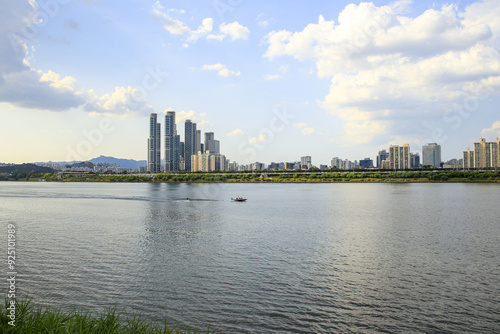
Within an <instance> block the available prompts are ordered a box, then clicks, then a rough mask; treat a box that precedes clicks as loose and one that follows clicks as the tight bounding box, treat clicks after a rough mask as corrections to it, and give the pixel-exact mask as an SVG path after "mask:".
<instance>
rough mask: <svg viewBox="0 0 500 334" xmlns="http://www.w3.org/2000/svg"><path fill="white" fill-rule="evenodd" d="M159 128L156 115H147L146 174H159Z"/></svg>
mask: <svg viewBox="0 0 500 334" xmlns="http://www.w3.org/2000/svg"><path fill="white" fill-rule="evenodd" d="M160 152H161V128H160V124H159V123H158V115H157V114H155V113H152V114H151V115H149V138H148V172H150V173H156V172H161V153H160Z"/></svg>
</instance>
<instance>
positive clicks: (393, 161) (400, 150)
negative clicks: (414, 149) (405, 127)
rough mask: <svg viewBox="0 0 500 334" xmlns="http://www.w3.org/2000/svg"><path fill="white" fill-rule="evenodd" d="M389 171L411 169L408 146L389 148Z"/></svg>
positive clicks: (392, 146)
mask: <svg viewBox="0 0 500 334" xmlns="http://www.w3.org/2000/svg"><path fill="white" fill-rule="evenodd" d="M389 164H390V167H389V169H394V170H404V169H410V167H411V156H410V144H403V146H399V145H391V147H389Z"/></svg>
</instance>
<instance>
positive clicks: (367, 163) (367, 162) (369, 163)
mask: <svg viewBox="0 0 500 334" xmlns="http://www.w3.org/2000/svg"><path fill="white" fill-rule="evenodd" d="M372 167H373V160H372V159H370V158H364V159H363V160H359V168H362V169H368V168H372Z"/></svg>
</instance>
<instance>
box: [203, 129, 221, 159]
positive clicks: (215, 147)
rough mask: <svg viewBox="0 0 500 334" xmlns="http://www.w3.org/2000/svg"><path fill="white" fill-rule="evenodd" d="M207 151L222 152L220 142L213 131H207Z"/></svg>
mask: <svg viewBox="0 0 500 334" xmlns="http://www.w3.org/2000/svg"><path fill="white" fill-rule="evenodd" d="M204 147H205V151H210V153H214V154H216V153H220V143H219V141H218V140H215V137H214V133H213V132H205V145H204Z"/></svg>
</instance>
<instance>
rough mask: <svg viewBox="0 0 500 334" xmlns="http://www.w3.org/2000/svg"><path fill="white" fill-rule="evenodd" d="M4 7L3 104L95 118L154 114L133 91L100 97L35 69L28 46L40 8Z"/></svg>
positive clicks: (0, 37)
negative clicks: (84, 113)
mask: <svg viewBox="0 0 500 334" xmlns="http://www.w3.org/2000/svg"><path fill="white" fill-rule="evenodd" d="M4 5H5V6H6V8H3V10H2V11H1V12H0V56H1V59H2V61H1V62H0V102H6V103H9V104H12V105H15V106H18V107H23V108H31V109H40V110H50V111H67V110H70V109H72V108H78V107H83V109H84V110H85V111H88V112H89V113H90V115H91V116H92V115H100V114H124V113H137V112H148V111H150V110H151V107H150V106H147V105H146V104H145V102H144V101H143V99H142V97H140V96H138V95H140V94H138V92H137V91H136V90H134V89H132V88H130V87H128V88H123V87H116V88H115V92H114V93H112V94H106V95H103V96H100V97H99V96H98V95H97V94H96V93H95V92H94V91H93V90H86V89H83V88H82V87H80V85H79V84H78V81H77V80H76V79H75V78H73V77H71V76H61V75H60V74H58V73H56V72H54V71H52V70H48V71H47V72H43V71H40V70H37V69H35V68H33V67H32V66H31V65H30V63H29V62H28V61H27V58H28V47H27V46H26V42H27V41H28V40H34V39H35V38H36V33H35V32H36V31H37V28H36V25H37V24H39V23H40V21H39V20H38V19H37V17H38V5H37V3H36V2H32V1H30V2H29V3H28V1H9V2H6V3H5V4H4ZM5 6H4V7H5Z"/></svg>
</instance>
